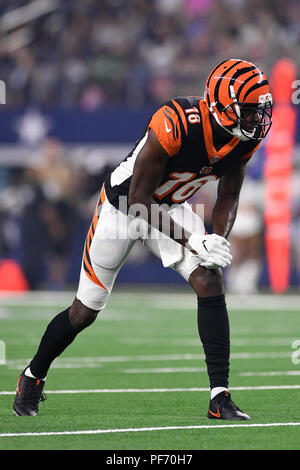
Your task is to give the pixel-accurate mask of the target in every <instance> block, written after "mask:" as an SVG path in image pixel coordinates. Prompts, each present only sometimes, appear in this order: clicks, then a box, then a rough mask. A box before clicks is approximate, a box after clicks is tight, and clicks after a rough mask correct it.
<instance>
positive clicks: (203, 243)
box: [202, 240, 209, 253]
mask: <svg viewBox="0 0 300 470" xmlns="http://www.w3.org/2000/svg"><path fill="white" fill-rule="evenodd" d="M202 245H203V246H204V248H205V249H206V251H207V253H209V251H208V249H207V248H206V246H205V240H202Z"/></svg>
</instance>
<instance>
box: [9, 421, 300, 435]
mask: <svg viewBox="0 0 300 470" xmlns="http://www.w3.org/2000/svg"><path fill="white" fill-rule="evenodd" d="M278 426H300V423H298V422H296V423H256V424H216V425H213V424H210V425H209V424H207V425H205V424H204V425H194V426H157V427H149V428H124V429H90V430H80V431H47V432H19V433H3V434H0V437H43V436H73V435H78V434H79V435H90V434H115V433H130V432H153V431H177V430H189V429H227V428H264V427H278Z"/></svg>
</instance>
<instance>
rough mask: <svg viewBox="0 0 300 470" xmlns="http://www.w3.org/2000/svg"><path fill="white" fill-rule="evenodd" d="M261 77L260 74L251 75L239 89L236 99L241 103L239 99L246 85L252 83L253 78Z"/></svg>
mask: <svg viewBox="0 0 300 470" xmlns="http://www.w3.org/2000/svg"><path fill="white" fill-rule="evenodd" d="M259 75H260V72H257V73H255V74H253V75H250V77H248V78H246V80H245V81H244V83H242V85H241V86H240V87H239V89H238V91H237V92H236V99H237V100H238V101H239V97H240V94H241V92H242V90H243V88H244V86H245V85H247V83H248V82H250V80H252V79H253V78H255V77H258V76H259Z"/></svg>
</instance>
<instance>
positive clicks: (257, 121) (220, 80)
mask: <svg viewBox="0 0 300 470" xmlns="http://www.w3.org/2000/svg"><path fill="white" fill-rule="evenodd" d="M204 99H205V103H206V105H207V107H208V109H209V111H210V112H211V113H212V114H213V116H214V118H215V119H216V121H217V123H218V124H219V125H220V126H221V127H223V128H224V129H225V130H226V131H227V132H229V133H230V134H232V135H233V136H236V137H238V138H239V139H240V140H250V139H254V140H261V139H263V138H264V137H265V136H266V135H267V132H268V131H269V129H270V127H271V125H272V95H271V93H270V89H269V83H268V80H267V77H266V76H265V74H264V73H263V72H262V71H261V70H260V69H259V68H258V67H257V66H256V65H254V64H252V63H251V62H248V61H246V60H240V59H227V60H224V61H223V62H221V63H220V64H218V65H217V66H216V67H215V68H214V69H213V70H212V71H211V73H210V74H209V76H208V78H207V81H206V86H205V96H204Z"/></svg>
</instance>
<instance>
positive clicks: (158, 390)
mask: <svg viewBox="0 0 300 470" xmlns="http://www.w3.org/2000/svg"><path fill="white" fill-rule="evenodd" d="M209 390H210V389H209V388H207V387H201V388H199V387H192V388H99V389H97V388H96V389H86V390H80V389H79V390H46V395H47V394H49V395H50V394H51V395H52V394H55V395H65V394H86V393H170V392H208V391H209ZM234 390H236V391H237V390H240V391H251V390H300V385H257V386H252V387H251V386H250V387H230V391H234ZM15 393H16V392H15V391H5V390H3V391H0V396H1V395H15Z"/></svg>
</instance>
